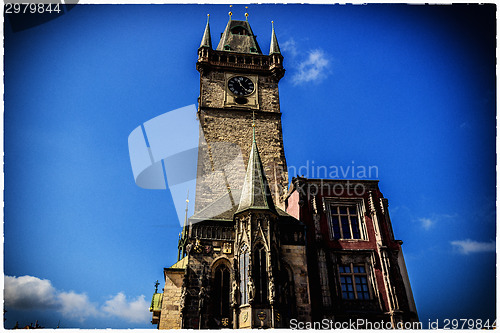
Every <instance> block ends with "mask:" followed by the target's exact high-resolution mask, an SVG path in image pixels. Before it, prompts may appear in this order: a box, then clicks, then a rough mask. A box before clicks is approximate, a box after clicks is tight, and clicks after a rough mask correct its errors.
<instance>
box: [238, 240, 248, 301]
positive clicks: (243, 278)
mask: <svg viewBox="0 0 500 333" xmlns="http://www.w3.org/2000/svg"><path fill="white" fill-rule="evenodd" d="M248 266H249V256H248V248H247V246H246V245H244V246H243V248H242V249H241V252H240V294H241V304H248V290H247V289H248Z"/></svg>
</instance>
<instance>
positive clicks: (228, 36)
mask: <svg viewBox="0 0 500 333" xmlns="http://www.w3.org/2000/svg"><path fill="white" fill-rule="evenodd" d="M217 50H218V51H228V52H237V53H254V54H262V52H261V51H260V47H259V44H258V43H257V39H256V36H255V35H254V34H253V32H252V28H250V24H249V23H248V21H236V20H231V19H229V22H227V25H226V29H225V30H224V32H223V33H222V35H221V38H220V42H219V45H218V46H217Z"/></svg>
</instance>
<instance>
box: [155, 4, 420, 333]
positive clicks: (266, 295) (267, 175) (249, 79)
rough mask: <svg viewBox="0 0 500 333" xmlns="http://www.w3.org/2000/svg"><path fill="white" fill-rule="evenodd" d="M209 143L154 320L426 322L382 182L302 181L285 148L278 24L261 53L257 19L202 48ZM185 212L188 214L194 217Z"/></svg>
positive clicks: (201, 115) (207, 323) (202, 110)
mask: <svg viewBox="0 0 500 333" xmlns="http://www.w3.org/2000/svg"><path fill="white" fill-rule="evenodd" d="M196 68H197V70H198V71H199V72H200V96H199V100H198V114H197V116H198V119H199V121H200V145H199V151H198V166H197V167H198V172H197V183H196V198H195V212H194V215H193V216H191V217H190V218H189V219H188V218H187V216H186V220H185V223H184V228H183V230H182V234H181V237H180V240H179V246H178V247H179V254H178V258H177V259H178V261H177V262H176V263H175V264H174V265H173V266H171V267H169V268H165V269H164V277H165V287H164V288H163V292H162V293H158V292H157V291H155V293H154V295H153V300H152V303H151V308H150V311H151V312H152V313H153V320H152V323H153V324H156V325H157V326H158V328H160V329H167V328H280V327H290V323H291V321H292V320H295V321H298V322H313V321H321V320H323V319H330V320H332V322H342V321H348V320H349V319H365V320H367V321H379V322H380V321H385V322H391V323H393V325H396V324H397V323H404V322H412V321H416V320H418V317H417V312H416V308H415V304H414V301H413V296H412V292H411V287H410V284H409V279H408V274H407V272H406V267H405V264H404V259H403V255H402V251H401V244H402V242H401V241H399V240H395V239H394V235H393V232H392V227H391V221H390V218H389V213H388V204H387V199H385V198H384V197H383V196H382V194H381V192H380V190H379V189H378V182H377V181H368V180H363V181H360V180H352V181H349V180H324V179H306V178H300V177H297V178H293V180H292V185H291V187H290V189H289V188H288V173H287V171H286V170H287V167H286V159H285V153H284V148H283V136H282V128H281V111H280V104H279V90H278V83H279V81H280V79H281V78H282V77H283V75H284V73H285V70H284V68H283V57H282V55H281V52H280V49H279V45H278V41H277V38H276V35H275V31H274V27H273V29H272V32H271V44H270V50H269V54H267V55H266V54H263V53H262V51H261V49H260V47H259V45H258V43H257V40H256V38H255V36H254V34H253V32H252V29H251V27H250V25H249V23H248V20H245V21H237V20H232V19H231V14H230V19H229V22H228V24H227V26H226V28H225V30H224V32H223V33H222V35H221V39H220V42H219V44H218V46H217V48H216V49H213V47H212V41H211V35H210V26H209V23H208V21H207V25H206V27H205V32H204V34H203V38H202V42H201V45H200V47H199V49H198V62H197V64H196ZM186 211H187V210H186Z"/></svg>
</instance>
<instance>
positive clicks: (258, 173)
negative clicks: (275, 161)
mask: <svg viewBox="0 0 500 333" xmlns="http://www.w3.org/2000/svg"><path fill="white" fill-rule="evenodd" d="M247 209H266V210H271V211H273V212H275V213H276V208H275V207H274V202H273V197H272V196H271V191H270V190H269V185H268V183H267V178H266V174H265V172H264V167H263V165H262V161H261V159H260V155H259V150H258V149H257V142H255V128H254V136H253V142H252V150H251V152H250V158H249V159H248V166H247V172H246V175H245V182H244V184H243V188H242V190H241V197H240V204H239V206H238V210H237V211H236V213H239V212H242V211H244V210H247Z"/></svg>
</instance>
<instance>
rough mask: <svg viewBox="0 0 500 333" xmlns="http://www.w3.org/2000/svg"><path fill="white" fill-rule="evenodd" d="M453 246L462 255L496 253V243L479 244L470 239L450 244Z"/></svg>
mask: <svg viewBox="0 0 500 333" xmlns="http://www.w3.org/2000/svg"><path fill="white" fill-rule="evenodd" d="M450 243H451V245H452V246H453V247H454V248H455V249H457V250H458V251H459V252H460V253H462V254H470V253H479V252H495V249H496V245H495V241H490V242H478V241H473V240H470V239H466V240H456V241H452V242H450Z"/></svg>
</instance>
